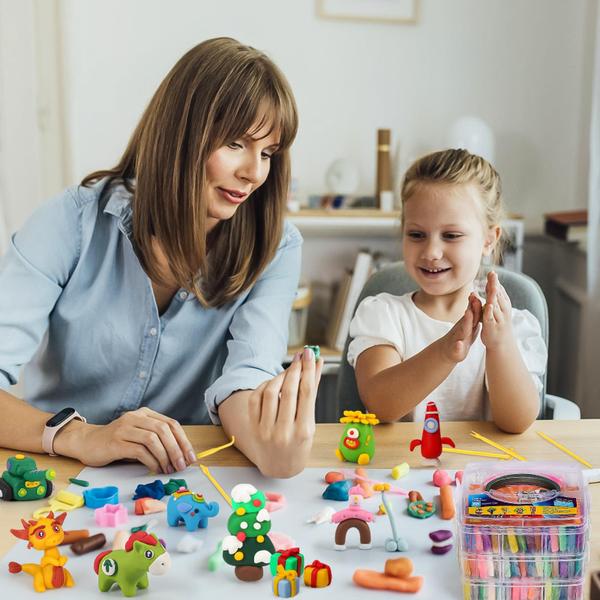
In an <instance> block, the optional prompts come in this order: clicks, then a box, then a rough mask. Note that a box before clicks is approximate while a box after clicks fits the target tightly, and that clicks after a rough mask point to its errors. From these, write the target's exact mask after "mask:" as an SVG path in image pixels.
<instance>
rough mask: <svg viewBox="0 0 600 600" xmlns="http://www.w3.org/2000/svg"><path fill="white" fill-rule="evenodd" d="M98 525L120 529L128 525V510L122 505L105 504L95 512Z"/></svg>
mask: <svg viewBox="0 0 600 600" xmlns="http://www.w3.org/2000/svg"><path fill="white" fill-rule="evenodd" d="M94 519H95V520H96V525H99V526H100V527H119V525H123V524H124V523H127V521H128V520H129V517H128V516H127V509H126V508H125V506H123V505H122V504H105V505H104V506H102V507H100V508H97V509H96V510H95V511H94Z"/></svg>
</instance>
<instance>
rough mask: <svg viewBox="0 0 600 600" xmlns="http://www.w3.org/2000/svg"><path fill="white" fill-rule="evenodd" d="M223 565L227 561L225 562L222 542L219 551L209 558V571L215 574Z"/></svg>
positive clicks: (218, 545) (218, 547)
mask: <svg viewBox="0 0 600 600" xmlns="http://www.w3.org/2000/svg"><path fill="white" fill-rule="evenodd" d="M223 564H225V561H224V560H223V550H222V542H219V543H218V544H217V549H216V550H215V551H214V552H213V553H212V554H211V555H210V556H209V557H208V570H209V571H210V572H211V573H214V572H215V571H216V570H217V569H218V568H219V567H220V566H221V565H223Z"/></svg>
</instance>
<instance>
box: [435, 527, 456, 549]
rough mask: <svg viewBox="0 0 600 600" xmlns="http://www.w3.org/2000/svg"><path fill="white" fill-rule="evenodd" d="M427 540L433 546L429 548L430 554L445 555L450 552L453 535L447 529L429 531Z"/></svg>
mask: <svg viewBox="0 0 600 600" xmlns="http://www.w3.org/2000/svg"><path fill="white" fill-rule="evenodd" d="M429 539H430V540H431V541H432V542H433V546H431V552H432V553H433V554H437V555H442V554H447V553H448V552H450V550H452V543H453V542H454V535H453V534H452V532H451V531H450V530H449V529H437V530H436V531H431V532H430V533H429Z"/></svg>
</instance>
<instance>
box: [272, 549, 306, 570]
mask: <svg viewBox="0 0 600 600" xmlns="http://www.w3.org/2000/svg"><path fill="white" fill-rule="evenodd" d="M280 566H281V567H283V570H284V571H295V572H296V573H297V574H298V575H302V573H304V554H301V552H300V548H288V549H287V550H281V551H278V552H275V553H273V554H272V555H271V563H270V568H271V575H273V577H275V575H277V573H278V568H279V567H280Z"/></svg>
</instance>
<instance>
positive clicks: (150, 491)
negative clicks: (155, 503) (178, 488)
mask: <svg viewBox="0 0 600 600" xmlns="http://www.w3.org/2000/svg"><path fill="white" fill-rule="evenodd" d="M164 495H165V484H164V483H163V482H162V481H161V480H160V479H156V480H155V481H153V482H152V483H140V485H138V486H137V487H136V488H135V494H134V495H133V499H134V500H137V499H138V498H155V499H156V500H160V499H161V498H162V497H163V496H164Z"/></svg>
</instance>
